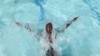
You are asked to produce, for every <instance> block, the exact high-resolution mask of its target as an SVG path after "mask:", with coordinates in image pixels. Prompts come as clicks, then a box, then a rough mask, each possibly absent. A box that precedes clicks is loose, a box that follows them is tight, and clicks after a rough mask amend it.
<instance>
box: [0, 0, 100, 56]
mask: <svg viewBox="0 0 100 56" xmlns="http://www.w3.org/2000/svg"><path fill="white" fill-rule="evenodd" d="M77 16H78V17H79V18H78V20H77V21H76V22H73V23H72V24H71V26H70V27H68V28H67V29H66V30H65V32H63V33H60V34H58V35H57V39H56V41H57V43H56V44H57V46H58V48H57V49H59V50H60V51H59V52H60V53H59V54H61V55H60V56H100V1H99V0H0V56H43V55H42V54H41V51H43V49H42V47H41V44H40V43H39V41H38V40H37V38H36V37H35V36H34V35H32V34H31V33H30V32H29V31H27V30H26V29H25V28H23V27H18V26H16V25H15V22H20V23H22V24H27V23H28V24H30V25H31V28H32V29H35V30H38V29H45V25H46V23H48V22H52V24H53V27H54V28H63V27H64V24H66V23H67V22H68V21H69V20H72V19H73V18H74V17H77ZM41 38H42V37H41Z"/></svg>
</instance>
